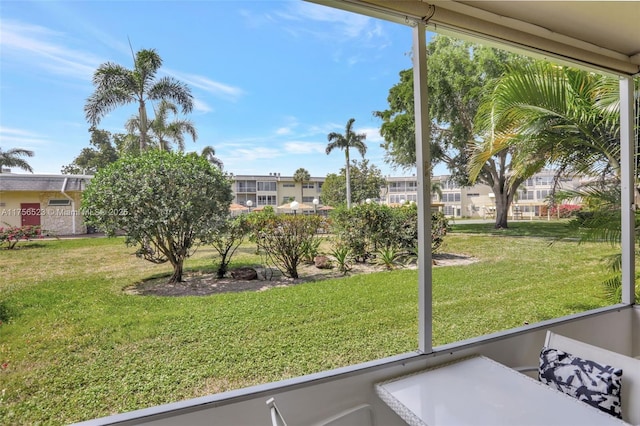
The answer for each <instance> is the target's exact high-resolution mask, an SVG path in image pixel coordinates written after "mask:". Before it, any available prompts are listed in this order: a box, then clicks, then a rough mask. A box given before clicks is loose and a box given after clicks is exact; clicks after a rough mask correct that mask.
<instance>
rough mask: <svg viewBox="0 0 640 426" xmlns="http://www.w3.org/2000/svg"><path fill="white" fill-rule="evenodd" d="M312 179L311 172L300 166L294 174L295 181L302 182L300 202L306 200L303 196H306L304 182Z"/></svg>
mask: <svg viewBox="0 0 640 426" xmlns="http://www.w3.org/2000/svg"><path fill="white" fill-rule="evenodd" d="M310 180H311V175H310V174H309V172H308V171H307V169H305V168H302V167H300V168H299V169H298V170H296V172H295V173H294V174H293V181H294V182H295V183H299V184H300V202H301V203H302V202H303V201H304V200H303V197H304V184H305V183H306V182H309V181H310Z"/></svg>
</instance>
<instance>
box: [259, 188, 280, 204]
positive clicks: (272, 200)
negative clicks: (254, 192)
mask: <svg viewBox="0 0 640 426" xmlns="http://www.w3.org/2000/svg"><path fill="white" fill-rule="evenodd" d="M274 183H275V182H274ZM277 203H278V198H277V197H276V196H275V195H258V205H259V206H275V205H277Z"/></svg>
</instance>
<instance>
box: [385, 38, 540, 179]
mask: <svg viewBox="0 0 640 426" xmlns="http://www.w3.org/2000/svg"><path fill="white" fill-rule="evenodd" d="M427 49H428V58H429V77H428V90H429V92H428V96H429V113H430V116H431V117H432V119H433V121H432V132H431V159H432V164H436V163H438V162H444V163H445V164H446V165H447V167H448V169H449V171H450V172H451V174H452V176H453V177H454V178H455V179H456V181H457V182H458V183H460V184H462V185H466V184H467V183H468V179H467V171H466V163H467V154H466V148H467V145H468V144H469V143H471V142H473V141H474V139H475V138H476V137H477V135H476V132H475V130H474V126H473V124H474V118H475V115H476V112H477V109H478V106H479V105H480V103H481V101H482V99H483V97H484V96H486V94H487V92H488V89H490V88H491V87H492V86H493V82H494V81H495V79H496V78H498V77H500V76H501V75H502V74H503V73H504V72H505V70H506V67H507V66H508V65H509V64H513V63H519V62H526V61H528V59H526V58H524V57H522V56H518V55H515V54H512V53H508V52H505V51H502V50H498V49H494V48H491V47H485V46H481V45H477V44H473V43H470V42H466V41H462V40H459V39H455V38H451V37H447V36H443V35H437V36H435V37H434V38H433V40H432V41H431V43H429V45H428V47H427ZM387 101H388V104H389V108H388V109H387V110H384V111H374V116H376V117H378V118H380V119H381V120H382V125H381V130H380V133H381V135H382V136H383V137H384V139H385V141H384V143H383V144H382V147H383V148H385V150H386V161H387V163H389V164H391V165H393V166H396V167H400V168H403V169H411V168H413V167H415V165H416V144H415V117H414V99H413V70H411V69H408V70H404V71H401V72H400V81H399V82H398V83H397V84H396V85H394V86H393V87H392V88H391V89H390V90H389V96H388V98H387Z"/></svg>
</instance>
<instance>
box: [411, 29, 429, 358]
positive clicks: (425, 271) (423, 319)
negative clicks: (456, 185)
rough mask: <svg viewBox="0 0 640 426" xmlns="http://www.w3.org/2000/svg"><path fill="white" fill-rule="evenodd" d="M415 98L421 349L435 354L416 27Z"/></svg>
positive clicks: (424, 107)
mask: <svg viewBox="0 0 640 426" xmlns="http://www.w3.org/2000/svg"><path fill="white" fill-rule="evenodd" d="M413 97H414V109H415V122H416V166H417V179H418V316H419V318H418V348H419V350H420V351H421V352H423V353H429V352H432V351H433V342H432V336H433V326H432V321H433V304H432V291H431V287H432V282H431V197H430V194H431V152H430V151H429V140H430V138H431V135H430V133H431V125H430V121H429V102H428V100H427V40H426V26H425V24H424V22H422V21H418V22H417V24H416V25H415V27H414V28H413Z"/></svg>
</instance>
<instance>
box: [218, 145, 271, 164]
mask: <svg viewBox="0 0 640 426" xmlns="http://www.w3.org/2000/svg"><path fill="white" fill-rule="evenodd" d="M232 152H233V155H231V156H226V157H225V158H229V159H230V160H234V159H236V160H242V161H255V160H266V159H271V158H278V157H282V155H283V152H282V150H279V149H274V148H265V147H260V146H257V147H252V148H247V147H246V145H244V146H243V148H236V149H234V150H233V151H232ZM221 158H222V157H221ZM223 161H226V160H224V159H223Z"/></svg>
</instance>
